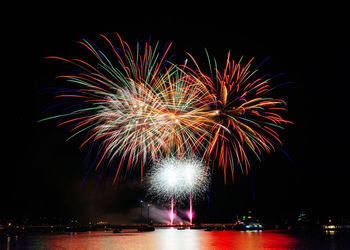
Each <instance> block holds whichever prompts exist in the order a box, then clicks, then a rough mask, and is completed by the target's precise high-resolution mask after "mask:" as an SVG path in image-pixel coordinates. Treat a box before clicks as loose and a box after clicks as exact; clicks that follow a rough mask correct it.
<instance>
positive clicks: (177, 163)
mask: <svg viewBox="0 0 350 250" xmlns="http://www.w3.org/2000/svg"><path fill="white" fill-rule="evenodd" d="M148 178H149V194H150V196H151V197H156V198H157V199H160V200H168V201H169V200H170V199H171V198H172V197H173V198H174V199H175V200H183V199H186V198H188V197H190V196H192V197H193V198H194V199H198V198H201V197H203V195H204V194H205V192H206V191H207V189H208V185H209V182H210V175H209V173H208V171H205V168H204V165H203V163H202V161H201V160H199V159H196V158H193V157H187V158H185V157H182V158H177V157H167V158H163V159H161V160H160V161H159V162H158V164H156V165H155V166H153V167H152V168H151V169H150V171H149V172H148Z"/></svg>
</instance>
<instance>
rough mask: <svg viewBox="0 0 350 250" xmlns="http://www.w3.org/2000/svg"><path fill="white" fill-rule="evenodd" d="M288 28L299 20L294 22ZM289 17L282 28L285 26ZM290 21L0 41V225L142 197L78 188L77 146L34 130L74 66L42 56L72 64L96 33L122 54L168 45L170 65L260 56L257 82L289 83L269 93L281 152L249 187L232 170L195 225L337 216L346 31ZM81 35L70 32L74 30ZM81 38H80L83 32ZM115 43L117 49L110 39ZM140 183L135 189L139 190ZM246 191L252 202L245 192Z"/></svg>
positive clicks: (116, 27)
mask: <svg viewBox="0 0 350 250" xmlns="http://www.w3.org/2000/svg"><path fill="white" fill-rule="evenodd" d="M293 17H294V19H295V18H296V17H295V16H293ZM284 18H285V19H284ZM294 19H292V20H291V16H286V17H284V16H283V15H281V16H279V17H278V19H273V18H272V20H269V21H262V20H254V21H252V20H251V21H250V22H246V23H243V24H242V23H240V24H238V23H237V20H232V21H231V22H230V21H229V22H228V21H225V22H222V23H220V22H217V23H212V24H198V23H197V24H196V23H186V22H175V23H171V24H169V23H167V24H163V25H162V24H159V22H158V21H154V22H147V21H144V22H143V23H141V24H140V23H138V24H130V23H126V22H124V23H118V22H115V23H111V24H109V25H108V27H107V26H104V25H101V26H100V27H99V26H98V29H97V30H96V31H89V32H86V31H76V30H68V31H66V30H62V29H53V28H52V29H51V28H50V29H49V28H47V27H44V26H43V27H40V26H36V27H35V28H32V29H28V27H27V26H26V28H25V29H21V28H19V27H18V28H13V29H12V30H11V31H10V32H8V33H7V35H6V36H5V37H4V38H3V39H4V40H6V42H5V46H4V47H3V48H2V49H3V52H4V53H5V57H3V58H2V61H3V62H5V67H3V69H4V73H3V74H2V75H3V77H2V83H3V86H5V90H3V96H4V97H5V99H4V101H3V109H2V112H3V126H4V128H3V134H4V136H5V139H4V140H3V146H4V147H5V149H4V150H3V151H2V152H3V154H4V155H3V161H2V162H3V163H2V167H1V169H0V171H1V179H2V181H1V184H0V185H1V187H0V197H1V207H0V212H1V213H0V214H1V215H3V216H7V215H19V216H31V215H41V214H47V215H62V216H77V215H81V214H82V213H84V214H87V215H98V214H103V213H113V212H123V211H126V210H127V209H128V208H131V207H135V206H137V204H138V200H139V199H140V198H142V196H143V193H142V192H140V190H141V191H142V188H141V187H139V185H136V184H130V183H126V184H124V185H122V186H120V187H119V186H115V187H113V188H111V187H110V186H108V187H106V185H105V183H103V182H102V183H100V185H99V186H98V189H97V191H96V192H95V189H96V188H95V185H96V182H97V179H98V174H92V175H90V176H89V177H88V179H87V181H86V183H84V185H82V186H80V184H81V182H82V179H83V177H84V174H85V172H86V170H87V167H88V166H87V164H85V163H84V157H85V154H86V150H85V151H84V150H79V149H78V147H79V140H73V141H71V142H65V139H66V138H67V137H68V136H69V133H68V132H67V131H65V130H64V129H62V128H56V127H55V122H47V123H38V122H37V121H38V120H39V119H41V118H43V115H42V114H41V113H42V111H43V110H44V109H45V108H47V107H49V106H50V105H52V104H53V103H54V102H53V101H52V99H51V97H50V96H49V95H48V91H46V90H45V88H47V87H51V86H59V85H60V84H62V82H60V81H58V80H56V79H55V76H57V75H59V74H62V73H70V71H69V70H71V68H70V67H67V66H65V65H63V64H61V63H59V62H52V61H47V60H45V59H44V57H45V56H51V55H55V56H62V57H68V58H71V57H76V56H81V55H82V54H83V52H82V51H83V49H82V48H81V46H79V45H78V44H77V43H76V42H77V41H79V40H81V38H82V37H86V38H88V39H90V40H91V41H94V42H95V41H96V43H98V41H101V39H100V38H99V37H98V34H99V33H102V34H107V35H110V36H112V32H114V31H115V32H118V33H119V34H120V35H121V36H122V37H123V39H124V40H126V41H127V42H128V43H129V44H130V45H134V44H135V43H136V39H138V40H139V41H147V40H148V39H149V36H151V41H154V42H155V41H158V40H159V41H161V42H163V43H165V42H171V41H172V42H173V47H172V50H171V53H173V54H174V55H176V56H177V57H178V58H182V57H184V56H185V54H184V51H188V52H190V53H191V54H192V55H194V56H195V57H196V58H197V60H203V64H204V63H206V61H204V60H205V53H204V48H206V49H208V51H209V52H210V54H211V55H213V56H215V57H216V58H217V59H218V61H220V59H222V60H223V59H224V58H225V57H226V53H227V52H228V50H230V51H231V54H232V56H233V57H235V58H237V57H240V56H242V55H244V56H246V57H247V58H249V57H252V56H254V57H256V61H257V62H259V61H262V60H263V59H264V58H266V57H268V56H271V58H270V59H269V60H268V61H267V62H265V63H264V66H263V67H262V68H261V71H263V72H264V73H271V74H278V73H286V74H287V75H285V76H283V77H281V79H277V80H276V84H278V83H280V82H286V81H290V82H294V84H291V85H287V86H284V87H282V88H280V89H278V90H276V91H275V92H274V96H275V97H281V98H283V99H285V100H286V101H287V103H288V109H289V112H288V113H287V116H286V117H287V118H288V119H289V120H291V121H293V122H294V123H295V124H294V125H288V126H286V129H285V131H283V132H282V136H281V138H282V141H283V149H284V150H285V151H286V152H287V153H288V155H289V156H290V158H291V159H289V158H288V157H286V156H285V155H284V154H283V153H282V152H281V151H277V152H276V153H273V154H271V155H265V157H264V160H263V162H262V163H261V164H258V163H257V162H254V163H255V164H254V166H253V167H252V169H251V174H250V175H249V176H244V175H243V174H241V173H240V172H239V171H237V174H236V176H235V182H234V183H233V184H232V183H229V184H227V185H226V186H225V185H223V179H222V177H221V176H220V174H218V176H217V178H216V179H215V181H214V182H213V186H212V190H211V196H210V202H209V203H205V202H204V203H201V204H199V207H200V210H201V215H202V216H203V218H209V217H215V216H216V214H218V212H219V211H220V216H221V217H224V218H230V216H231V214H232V213H233V211H241V210H244V209H248V208H252V207H253V208H255V209H257V210H260V211H263V212H264V213H293V212H295V211H298V210H300V209H309V210H310V211H313V212H315V213H321V214H344V213H348V211H349V210H350V207H349V202H348V201H347V200H348V192H349V191H350V190H349V189H350V188H349V177H350V170H349V164H348V149H349V147H348V132H347V131H348V117H347V115H348V114H349V104H348V93H349V92H348V91H349V80H348V76H349V73H348V70H349V66H350V63H349V56H350V54H349V44H350V43H349V42H350V40H349V30H348V28H347V27H348V26H347V25H348V23H345V22H344V21H335V20H333V21H332V22H330V21H328V19H327V18H326V17H319V18H318V19H313V18H310V19H306V20H305V21H304V20H303V21H302V22H301V21H299V22H295V21H293V20H294ZM78 26H79V25H77V28H79V27H78ZM82 29H84V27H82ZM115 41H116V40H115ZM136 181H137V180H136ZM252 183H254V198H255V199H253V193H252Z"/></svg>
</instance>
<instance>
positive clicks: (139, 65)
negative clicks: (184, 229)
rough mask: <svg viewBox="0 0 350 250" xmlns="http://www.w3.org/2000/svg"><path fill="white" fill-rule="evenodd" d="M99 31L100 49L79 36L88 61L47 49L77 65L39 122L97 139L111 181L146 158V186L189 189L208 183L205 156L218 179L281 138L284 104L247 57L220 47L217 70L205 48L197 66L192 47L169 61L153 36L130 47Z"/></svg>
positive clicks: (180, 194)
mask: <svg viewBox="0 0 350 250" xmlns="http://www.w3.org/2000/svg"><path fill="white" fill-rule="evenodd" d="M101 37H102V38H103V41H105V42H106V45H107V48H108V50H107V51H108V52H106V51H102V50H101V49H99V48H98V47H97V46H96V45H94V44H93V43H91V42H89V41H88V40H86V39H83V41H82V42H79V43H80V44H81V45H83V46H84V47H85V48H87V49H88V51H89V53H90V54H92V55H93V57H94V58H95V60H96V62H97V63H96V64H93V63H88V62H87V61H84V60H81V59H65V58H61V57H55V56H53V57H48V58H50V59H59V60H62V61H65V62H69V63H71V64H72V65H74V66H75V68H76V71H75V73H74V74H70V75H61V76H59V78H63V79H65V81H66V82H67V83H68V84H69V85H70V86H69V88H65V89H60V90H59V91H58V92H56V98H61V99H62V101H63V102H64V103H66V104H67V107H66V108H65V109H64V112H63V113H62V114H59V115H54V116H51V117H48V118H44V119H42V121H44V120H49V119H59V124H58V126H62V125H66V126H70V131H71V132H72V136H71V137H69V138H68V139H70V138H72V137H76V136H78V135H79V136H80V135H85V139H84V140H83V141H82V144H81V147H85V145H88V144H90V145H91V144H92V145H95V144H97V145H98V149H99V153H98V154H97V156H96V160H95V166H94V167H95V169H98V168H100V167H101V166H111V167H112V166H113V168H114V170H115V175H114V176H115V177H114V182H113V183H115V182H116V180H117V179H118V177H119V176H120V175H121V173H127V172H129V171H136V170H137V171H140V173H141V180H142V179H143V172H144V166H145V165H146V164H149V165H150V166H152V167H151V170H150V172H149V173H150V176H151V179H152V184H151V188H150V190H151V193H152V194H156V196H157V197H158V198H161V199H170V198H171V197H175V198H176V199H181V198H184V196H187V195H189V194H191V196H193V197H196V196H200V195H201V194H203V192H205V190H206V188H207V186H208V185H207V184H208V182H209V175H210V173H209V171H208V169H209V167H210V164H211V163H214V164H215V163H217V165H218V166H219V168H220V169H222V170H223V172H224V176H225V177H224V179H225V182H226V175H227V172H228V169H230V172H231V176H232V179H233V177H234V170H235V168H236V167H237V166H238V167H239V168H240V169H241V170H242V172H245V173H247V172H248V169H249V167H250V162H249V159H248V154H253V155H255V156H256V157H257V158H258V159H260V156H261V155H262V154H263V153H264V152H266V153H270V152H272V151H274V150H275V145H277V144H282V142H281V141H280V139H279V135H278V132H277V131H278V130H279V129H283V127H282V126H283V125H284V124H287V123H290V122H289V121H287V120H285V119H284V118H282V116H281V112H283V111H286V103H285V102H284V101H283V100H281V99H275V98H271V97H270V96H269V95H268V94H269V93H270V92H271V90H272V89H273V88H271V86H270V80H271V77H270V78H269V77H259V76H258V74H257V72H258V68H254V67H253V59H254V58H252V59H250V60H249V61H248V62H247V63H243V61H244V60H243V59H242V58H241V59H240V60H239V61H238V62H236V61H234V60H232V59H231V58H230V54H228V56H227V60H226V64H225V66H224V67H223V68H219V67H218V66H217V62H216V60H215V59H210V57H209V56H208V62H209V71H208V72H204V71H203V70H202V67H201V66H199V63H198V62H197V61H196V60H195V59H194V57H193V56H192V55H191V54H187V55H188V57H189V58H190V59H191V61H190V62H189V63H188V64H187V63H185V65H176V64H174V63H172V62H170V61H169V58H168V51H169V49H170V47H171V43H170V44H169V45H168V46H165V47H164V48H163V49H162V50H161V49H160V46H159V43H156V45H155V46H154V47H153V48H152V47H151V46H150V44H149V43H146V44H145V46H144V47H143V46H141V45H140V44H139V43H137V46H136V52H133V50H132V49H131V47H130V46H129V45H128V43H126V42H125V41H123V40H122V39H121V38H120V36H119V35H118V34H116V37H117V38H118V40H119V47H118V46H116V45H115V44H113V43H112V41H111V40H109V38H107V37H106V36H104V35H101ZM160 51H162V52H160ZM111 55H112V56H111ZM186 62H187V60H186ZM190 64H192V65H190ZM248 152H251V153H248ZM115 161H118V162H117V163H116V162H115ZM191 200H192V198H191ZM191 217H192V211H191Z"/></svg>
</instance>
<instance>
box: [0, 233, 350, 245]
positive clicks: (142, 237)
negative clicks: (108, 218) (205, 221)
mask: <svg viewBox="0 0 350 250" xmlns="http://www.w3.org/2000/svg"><path fill="white" fill-rule="evenodd" d="M333 236H334V235H332V237H330V236H329V235H326V234H317V236H315V235H313V236H310V235H309V236H305V235H296V234H290V233H282V232H279V231H259V232H257V231H255V232H254V231H252V232H249V231H248V232H240V231H204V230H190V229H187V230H177V229H157V230H156V231H154V232H140V233H138V232H127V233H119V234H115V233H113V232H102V231H97V232H84V233H51V234H24V235H20V236H18V237H15V236H13V237H2V238H1V240H0V249H152V250H153V249H154V250H157V249H159V250H177V249H180V250H186V249H191V250H193V249H201V250H202V249H204V250H205V249H211V250H212V249H338V248H339V249H346V248H344V247H348V246H349V245H348V244H349V243H350V242H349V237H346V239H347V240H344V238H341V239H340V240H339V239H337V238H336V237H333ZM347 236H349V235H347ZM9 238H10V239H9Z"/></svg>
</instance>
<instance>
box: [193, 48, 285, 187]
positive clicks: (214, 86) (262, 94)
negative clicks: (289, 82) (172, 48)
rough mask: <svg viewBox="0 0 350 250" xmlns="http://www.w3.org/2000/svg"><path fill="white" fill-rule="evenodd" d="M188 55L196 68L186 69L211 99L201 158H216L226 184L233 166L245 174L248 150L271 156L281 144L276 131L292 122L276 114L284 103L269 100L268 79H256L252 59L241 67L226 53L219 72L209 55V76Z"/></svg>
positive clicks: (256, 154)
mask: <svg viewBox="0 0 350 250" xmlns="http://www.w3.org/2000/svg"><path fill="white" fill-rule="evenodd" d="M188 55H189V56H190V57H191V59H192V61H193V62H194V64H195V65H196V69H195V70H192V69H190V68H187V69H188V71H189V72H190V74H191V77H193V78H194V79H197V81H200V82H201V83H202V84H204V85H205V86H206V87H207V89H208V92H209V93H210V95H209V96H210V97H211V98H212V100H211V101H210V104H208V106H210V108H211V111H210V112H208V118H209V119H210V121H211V124H210V126H209V127H208V130H209V131H210V134H211V137H210V139H209V141H210V143H209V146H208V147H207V149H206V150H205V152H204V153H203V157H204V158H207V159H212V158H214V159H217V161H218V165H219V167H220V168H221V169H223V171H224V179H225V182H226V172H227V168H230V169H231V175H232V179H233V177H234V166H235V165H238V166H239V167H240V168H241V169H242V171H243V172H246V173H247V172H248V168H249V166H250V164H249V159H248V156H247V154H248V153H247V151H250V152H252V153H253V154H254V155H255V156H256V157H257V158H258V159H259V160H260V155H261V154H262V153H263V152H267V153H270V152H271V151H274V150H275V145H277V144H282V142H281V141H280V139H279V136H278V133H277V131H276V130H278V129H283V127H282V126H281V125H283V124H286V123H291V122H289V121H287V120H285V119H283V118H282V116H281V115H280V114H279V113H280V112H282V111H286V103H285V102H284V101H283V100H281V99H274V98H270V97H268V94H269V93H270V91H271V90H272V88H271V86H270V80H271V78H264V77H258V76H257V74H256V73H257V72H258V68H255V69H254V68H253V66H252V62H253V60H254V58H252V59H250V60H249V61H248V63H246V64H243V63H242V61H243V58H241V59H240V60H239V61H238V62H235V61H234V60H231V59H230V54H229V53H228V56H227V60H226V65H225V67H224V68H223V69H222V70H219V69H218V67H217V63H216V61H215V59H214V65H215V67H212V61H211V60H210V57H209V56H208V62H209V68H210V73H209V74H205V73H204V72H203V71H202V70H201V69H200V67H199V66H198V63H197V62H196V61H195V59H194V58H193V57H192V56H191V55H190V54H188ZM207 55H208V54H207Z"/></svg>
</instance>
